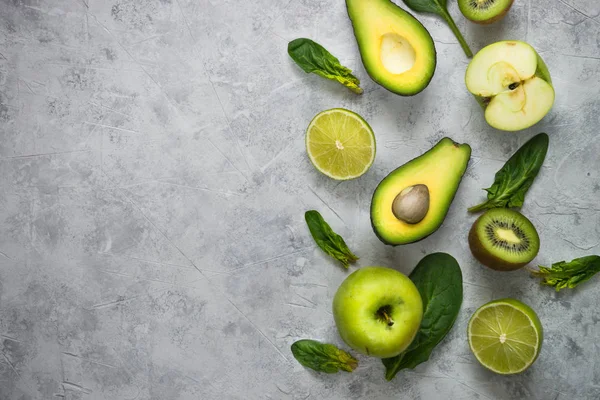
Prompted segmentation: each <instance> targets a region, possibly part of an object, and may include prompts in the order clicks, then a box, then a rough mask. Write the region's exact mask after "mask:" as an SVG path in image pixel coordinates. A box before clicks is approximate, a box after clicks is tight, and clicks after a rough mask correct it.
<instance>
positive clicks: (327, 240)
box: [304, 210, 358, 268]
mask: <svg viewBox="0 0 600 400" xmlns="http://www.w3.org/2000/svg"><path fill="white" fill-rule="evenodd" d="M304 219H305V220H306V224H307V225H308V229H309V230H310V234H311V235H312V237H313V239H315V242H316V243H317V245H319V247H320V248H321V250H323V251H324V252H325V253H327V254H329V255H330V256H331V257H333V258H335V259H336V260H338V261H340V262H341V263H342V264H343V265H344V268H348V265H349V263H351V262H354V261H356V260H358V257H356V256H355V255H354V254H352V252H351V251H350V249H348V246H346V242H344V239H342V237H341V236H340V235H338V234H337V233H335V232H334V231H333V230H332V229H331V227H330V226H329V224H328V223H327V222H325V220H324V219H323V217H322V216H321V214H319V212H318V211H315V210H310V211H307V212H306V213H305V214H304Z"/></svg>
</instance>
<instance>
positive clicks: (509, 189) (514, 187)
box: [469, 133, 549, 212]
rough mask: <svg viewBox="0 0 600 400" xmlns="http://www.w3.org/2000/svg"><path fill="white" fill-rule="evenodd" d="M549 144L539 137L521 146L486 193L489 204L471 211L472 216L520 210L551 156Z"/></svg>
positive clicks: (544, 138) (546, 137) (473, 208)
mask: <svg viewBox="0 0 600 400" xmlns="http://www.w3.org/2000/svg"><path fill="white" fill-rule="evenodd" d="M548 142H549V138H548V135H546V134H545V133H540V134H538V135H536V136H534V137H533V138H531V139H530V140H529V141H528V142H527V143H525V144H524V145H523V146H521V148H520V149H519V150H517V152H516V153H515V154H513V156H512V157H511V158H510V159H509V160H508V161H507V162H506V164H504V166H503V167H502V168H501V169H500V171H498V172H496V176H495V178H494V184H493V185H492V186H491V187H489V188H487V189H485V191H487V192H488V195H487V198H488V199H487V201H485V202H483V203H481V204H479V205H476V206H474V207H471V208H469V212H478V211H482V210H485V209H488V208H506V207H508V208H510V207H521V206H522V205H523V201H524V200H525V194H526V193H527V191H528V190H529V187H530V186H531V184H532V183H533V181H534V179H535V177H536V176H537V174H538V172H540V169H541V168H542V164H543V163H544V159H545V158H546V153H547V152H548Z"/></svg>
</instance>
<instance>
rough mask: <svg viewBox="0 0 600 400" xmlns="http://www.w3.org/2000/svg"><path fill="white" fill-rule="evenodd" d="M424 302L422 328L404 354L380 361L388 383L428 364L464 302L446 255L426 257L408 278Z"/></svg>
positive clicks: (455, 272) (453, 263) (458, 277)
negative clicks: (398, 375) (401, 371)
mask: <svg viewBox="0 0 600 400" xmlns="http://www.w3.org/2000/svg"><path fill="white" fill-rule="evenodd" d="M410 279H411V280H412V281H413V283H414V284H415V286H416V287H417V289H418V290H419V293H420V294H421V299H422V300H423V320H422V321H421V327H420V328H419V331H418V332H417V335H416V336H415V339H414V340H413V341H412V343H411V344H410V346H409V347H408V349H407V350H406V351H404V352H403V353H401V354H399V355H397V356H396V357H392V358H384V359H382V362H383V365H385V369H386V371H385V378H386V379H387V380H388V381H390V380H392V379H393V378H394V377H395V376H396V374H397V373H398V372H399V371H400V370H402V369H405V368H415V367H416V366H417V365H419V364H421V363H423V362H425V361H427V360H429V356H430V355H431V352H432V351H433V349H434V348H435V347H436V346H437V345H438V344H439V343H440V342H441V341H442V339H444V337H446V335H447V334H448V332H450V329H452V326H453V325H454V321H456V317H457V316H458V312H459V310H460V306H461V304H462V299H463V286H462V272H461V270H460V266H459V265H458V262H457V261H456V260H455V259H454V257H452V256H451V255H449V254H446V253H434V254H430V255H428V256H425V257H424V258H423V259H422V260H421V261H420V262H419V264H417V266H416V267H415V269H414V270H413V272H412V273H411V274H410Z"/></svg>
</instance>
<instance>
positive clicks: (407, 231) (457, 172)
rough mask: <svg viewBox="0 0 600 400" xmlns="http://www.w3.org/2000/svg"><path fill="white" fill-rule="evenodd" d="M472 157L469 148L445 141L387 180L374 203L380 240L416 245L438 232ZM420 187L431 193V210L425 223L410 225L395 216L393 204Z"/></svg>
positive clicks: (373, 219) (383, 181)
mask: <svg viewBox="0 0 600 400" xmlns="http://www.w3.org/2000/svg"><path fill="white" fill-rule="evenodd" d="M470 157H471V147H469V145H467V144H458V143H455V142H454V141H452V140H451V139H449V138H444V139H442V140H441V141H440V142H439V143H438V144H436V145H435V146H434V147H433V148H432V149H431V150H429V151H428V152H426V153H425V154H423V155H421V156H419V157H417V158H415V159H414V160H412V161H409V162H408V163H406V164H404V165H402V166H400V167H399V168H397V169H395V170H394V171H392V172H391V173H390V174H389V175H388V176H386V177H385V178H384V179H383V180H382V181H381V182H380V183H379V186H377V189H375V193H374V194H373V199H372V201H371V224H372V226H373V230H374V231H375V234H376V235H377V236H378V237H379V239H380V240H381V241H382V242H384V243H386V244H390V245H399V244H407V243H412V242H416V241H418V240H421V239H423V238H425V237H427V236H429V235H430V234H432V233H433V232H435V231H436V230H437V229H438V228H439V227H440V225H442V222H443V221H444V218H446V214H447V213H448V209H449V208H450V204H451V203H452V200H453V199H454V195H455V194H456V190H457V189H458V185H459V184H460V181H461V179H462V176H463V174H464V173H465V170H466V169H467V164H468V163H469V158H470ZM417 184H423V185H426V186H427V188H428V189H429V195H430V203H429V210H428V212H427V214H426V215H425V218H423V220H421V221H420V222H418V223H416V224H408V223H405V222H403V221H400V220H399V219H397V218H396V217H395V216H394V214H393V212H392V203H393V202H394V199H395V198H396V196H397V195H398V193H400V192H401V191H402V190H403V189H405V188H407V187H409V186H413V185H417Z"/></svg>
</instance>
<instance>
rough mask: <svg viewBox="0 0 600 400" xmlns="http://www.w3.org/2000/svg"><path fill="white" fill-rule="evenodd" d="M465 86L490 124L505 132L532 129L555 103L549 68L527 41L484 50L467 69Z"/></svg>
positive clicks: (492, 45)
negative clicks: (481, 108)
mask: <svg viewBox="0 0 600 400" xmlns="http://www.w3.org/2000/svg"><path fill="white" fill-rule="evenodd" d="M465 83H466V84H467V89H468V90H469V92H471V93H472V94H473V95H474V96H475V98H476V99H477V101H478V102H479V104H480V105H481V106H482V107H483V109H484V111H485V120H486V121H487V123H488V124H490V125H491V126H492V127H494V128H496V129H500V130H503V131H518V130H521V129H526V128H529V127H530V126H532V125H534V124H536V123H538V122H539V121H540V120H541V119H542V118H544V116H545V115H546V114H547V113H548V111H550V109H551V108H552V105H553V104H554V88H553V87H552V80H551V79H550V73H549V72H548V68H547V67H546V64H545V63H544V61H543V60H542V58H541V57H540V56H539V54H538V53H537V52H536V51H535V50H534V48H533V47H531V46H530V45H529V44H527V43H525V42H520V41H516V40H510V41H502V42H497V43H494V44H491V45H489V46H487V47H484V48H483V49H481V50H480V51H479V53H477V54H476V55H475V57H473V60H472V61H471V63H470V64H469V66H468V67H467V73H466V75H465Z"/></svg>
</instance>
